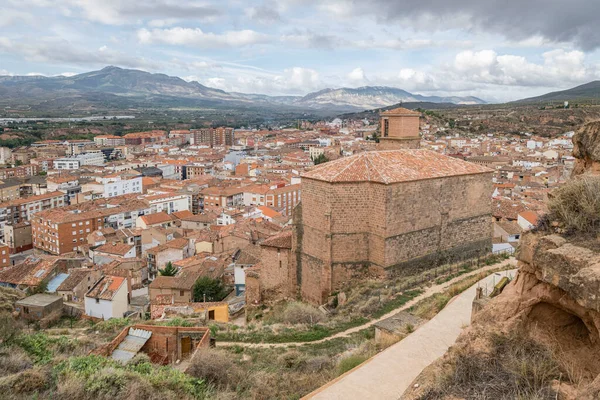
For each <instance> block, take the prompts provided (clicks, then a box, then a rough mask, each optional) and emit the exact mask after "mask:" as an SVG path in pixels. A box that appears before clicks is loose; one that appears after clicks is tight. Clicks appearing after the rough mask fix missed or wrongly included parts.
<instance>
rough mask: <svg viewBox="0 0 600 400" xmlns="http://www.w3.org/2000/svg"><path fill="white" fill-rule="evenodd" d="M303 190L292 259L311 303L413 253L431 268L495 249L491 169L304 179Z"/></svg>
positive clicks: (406, 262) (406, 263)
mask: <svg viewBox="0 0 600 400" xmlns="http://www.w3.org/2000/svg"><path fill="white" fill-rule="evenodd" d="M302 193H303V199H302V205H301V206H300V207H298V208H297V210H296V212H295V214H294V224H295V228H294V241H293V243H294V244H293V251H294V252H295V253H296V257H295V258H294V259H293V260H292V262H291V263H290V265H292V268H294V271H296V268H297V273H298V284H299V285H300V286H301V296H302V298H303V299H304V300H306V301H309V302H313V303H322V302H324V301H325V300H326V299H327V297H328V296H329V295H330V293H331V292H332V291H334V290H337V289H339V288H341V287H343V286H344V285H346V284H348V283H350V282H351V281H352V280H357V279H364V278H365V277H373V276H379V277H381V276H384V275H385V274H386V273H389V274H398V273H402V271H398V270H397V269H399V268H400V269H402V268H404V269H408V270H410V264H411V261H413V260H414V261H415V262H416V261H417V260H421V262H420V263H417V264H418V265H419V266H418V268H424V267H428V268H433V267H435V266H437V265H439V264H440V263H442V262H444V261H445V260H449V259H456V258H458V257H460V256H464V257H471V256H477V255H481V254H484V253H486V252H489V251H490V250H491V237H492V224H491V202H490V195H491V193H492V181H491V173H489V174H478V175H464V176H455V177H445V178H438V179H428V180H421V181H414V182H403V183H396V184H390V185H383V184H378V183H369V182H362V183H327V182H322V181H316V180H313V179H303V182H302Z"/></svg>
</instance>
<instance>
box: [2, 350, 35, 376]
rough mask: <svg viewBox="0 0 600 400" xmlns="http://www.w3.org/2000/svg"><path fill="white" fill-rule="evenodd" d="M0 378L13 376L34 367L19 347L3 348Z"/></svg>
mask: <svg viewBox="0 0 600 400" xmlns="http://www.w3.org/2000/svg"><path fill="white" fill-rule="evenodd" d="M1 350H2V351H0V376H6V375H12V374H16V373H17V372H21V371H24V370H26V369H28V368H31V367H32V366H33V361H32V360H31V358H29V356H28V355H27V353H25V351H24V350H22V349H21V348H19V347H16V346H15V347H10V348H1Z"/></svg>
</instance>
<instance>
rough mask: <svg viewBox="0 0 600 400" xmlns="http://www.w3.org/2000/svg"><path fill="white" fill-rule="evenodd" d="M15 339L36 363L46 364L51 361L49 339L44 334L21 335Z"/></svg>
mask: <svg viewBox="0 0 600 400" xmlns="http://www.w3.org/2000/svg"><path fill="white" fill-rule="evenodd" d="M16 341H17V343H18V344H19V346H21V348H22V349H23V350H25V351H26V352H27V354H29V355H30V356H31V357H32V358H33V360H34V361H35V362H36V363H39V364H46V363H49V362H50V361H52V357H53V354H52V351H51V350H50V344H51V340H50V339H49V338H48V336H46V335H45V334H43V333H35V334H33V335H21V336H19V337H18V338H17V339H16Z"/></svg>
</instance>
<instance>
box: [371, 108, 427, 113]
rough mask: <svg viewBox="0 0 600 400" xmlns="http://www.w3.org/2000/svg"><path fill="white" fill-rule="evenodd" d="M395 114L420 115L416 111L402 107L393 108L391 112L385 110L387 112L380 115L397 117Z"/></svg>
mask: <svg viewBox="0 0 600 400" xmlns="http://www.w3.org/2000/svg"><path fill="white" fill-rule="evenodd" d="M397 114H403V115H421V113H420V112H418V111H413V110H409V109H408V108H404V107H398V108H394V109H392V110H387V111H384V112H382V113H381V115H397Z"/></svg>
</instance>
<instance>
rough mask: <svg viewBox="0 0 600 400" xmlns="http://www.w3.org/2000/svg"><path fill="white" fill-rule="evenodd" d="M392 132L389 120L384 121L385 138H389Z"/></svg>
mask: <svg viewBox="0 0 600 400" xmlns="http://www.w3.org/2000/svg"><path fill="white" fill-rule="evenodd" d="M389 132H390V121H389V120H388V119H384V120H383V137H388V135H389Z"/></svg>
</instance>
